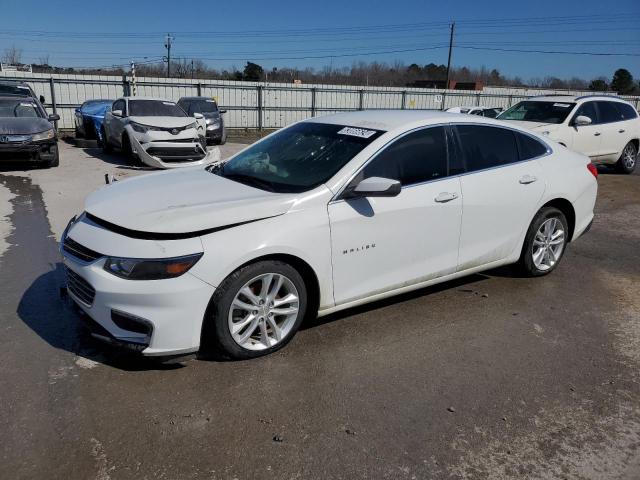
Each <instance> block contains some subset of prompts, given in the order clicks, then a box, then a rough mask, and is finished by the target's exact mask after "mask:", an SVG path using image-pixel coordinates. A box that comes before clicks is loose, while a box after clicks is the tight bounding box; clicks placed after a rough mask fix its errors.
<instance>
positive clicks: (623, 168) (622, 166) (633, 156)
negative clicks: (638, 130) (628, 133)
mask: <svg viewBox="0 0 640 480" xmlns="http://www.w3.org/2000/svg"><path fill="white" fill-rule="evenodd" d="M637 160H638V148H637V147H636V144H635V143H633V142H629V143H627V145H626V146H625V147H624V150H623V151H622V155H620V158H619V159H618V163H616V167H617V168H618V171H620V172H622V173H627V174H628V173H632V172H633V171H634V170H635V169H636V161H637Z"/></svg>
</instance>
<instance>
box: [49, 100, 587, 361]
mask: <svg viewBox="0 0 640 480" xmlns="http://www.w3.org/2000/svg"><path fill="white" fill-rule="evenodd" d="M596 176H597V171H596V170H595V167H594V166H593V165H592V164H591V162H590V161H589V159H588V158H587V157H585V156H584V155H580V154H577V153H574V152H571V151H569V150H567V149H566V148H564V147H561V146H560V145H558V144H557V143H555V142H552V141H549V139H548V138H546V137H543V136H540V135H537V134H533V133H531V132H528V131H527V130H525V129H521V128H518V127H511V126H509V125H508V124H505V123H503V122H499V121H496V120H490V119H485V118H482V117H473V116H461V115H454V114H447V113H441V112H417V111H413V112H411V111H375V112H373V111H362V112H354V113H342V114H337V115H331V116H326V117H319V118H313V119H309V120H305V121H302V122H299V123H296V124H294V125H291V126H289V127H287V128H284V129H282V130H279V131H277V132H275V133H273V134H271V135H270V136H268V137H266V138H264V139H263V140H261V141H259V142H257V143H255V144H253V145H251V146H249V147H248V148H246V149H245V150H243V151H241V152H239V153H237V154H236V155H235V156H233V157H232V158H231V159H229V160H228V161H226V162H225V163H224V164H216V165H213V166H209V167H206V168H190V169H183V170H179V171H171V172H160V173H154V174H149V175H144V176H141V177H137V178H132V179H127V180H123V181H119V182H117V183H113V184H111V185H107V186H105V187H103V188H102V189H100V190H98V191H97V192H95V193H93V194H92V195H91V196H90V197H89V198H88V199H87V202H86V206H85V211H84V212H83V213H82V214H80V215H79V216H78V217H77V218H74V219H73V220H72V222H70V224H69V226H68V227H67V229H66V231H65V233H64V235H63V238H62V242H61V251H62V254H63V256H64V265H65V268H66V271H67V276H68V291H69V294H70V296H71V298H72V299H73V300H74V301H75V302H76V303H77V304H78V305H79V307H80V308H81V309H82V310H83V311H84V312H86V313H87V315H88V317H90V318H91V319H93V320H92V321H91V322H90V323H91V325H92V328H93V331H94V334H95V335H97V336H98V337H100V338H102V339H105V340H108V341H110V342H114V343H117V344H120V345H124V346H128V347H130V348H133V349H137V350H140V351H141V352H142V353H143V354H144V355H169V354H183V353H187V352H194V351H197V350H199V349H201V348H211V347H213V348H215V349H217V351H219V352H221V353H223V354H224V355H226V356H228V357H230V358H235V359H242V358H251V357H256V356H260V355H264V354H268V353H271V352H274V351H276V350H278V349H279V348H282V347H283V346H284V345H285V344H286V343H287V342H288V341H289V340H291V338H292V337H293V335H294V334H295V332H296V331H297V330H298V327H299V326H300V324H301V322H302V321H303V319H304V317H305V315H307V314H308V315H310V316H312V317H313V316H316V315H327V314H329V313H332V312H336V311H338V310H343V309H346V308H349V307H353V306H356V305H361V304H363V303H367V302H371V301H374V300H379V299H382V298H386V297H390V296H392V295H397V294H399V293H403V292H407V291H410V290H415V289H418V288H422V287H425V286H427V285H432V284H434V283H439V282H443V281H446V280H451V279H454V278H457V277H462V276H465V275H469V274H472V273H475V272H479V271H482V270H487V269H490V268H494V267H497V266H500V265H506V264H512V263H517V264H518V265H519V267H520V268H521V269H522V271H524V272H526V273H527V274H529V275H532V276H541V275H546V274H548V273H550V272H552V271H553V270H554V269H555V268H557V266H558V263H559V262H560V260H561V259H562V256H563V253H564V252H565V249H566V248H567V245H568V244H569V242H572V241H575V240H576V239H578V238H579V237H580V236H581V235H582V234H583V233H584V232H585V231H586V230H587V229H588V228H589V226H590V224H591V222H592V219H593V207H594V203H595V200H596V191H597V182H596ZM559 295H560V294H559Z"/></svg>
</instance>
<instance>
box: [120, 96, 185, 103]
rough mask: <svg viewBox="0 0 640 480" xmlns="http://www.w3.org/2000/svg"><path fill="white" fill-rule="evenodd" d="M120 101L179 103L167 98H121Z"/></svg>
mask: <svg viewBox="0 0 640 480" xmlns="http://www.w3.org/2000/svg"><path fill="white" fill-rule="evenodd" d="M118 100H127V101H132V100H153V101H155V102H171V103H177V102H175V101H174V100H169V99H167V98H160V97H137V96H136V97H120V98H118Z"/></svg>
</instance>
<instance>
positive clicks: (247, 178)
mask: <svg viewBox="0 0 640 480" xmlns="http://www.w3.org/2000/svg"><path fill="white" fill-rule="evenodd" d="M219 173H220V176H221V177H224V178H228V179H229V180H235V181H236V182H239V183H243V184H245V185H248V186H250V187H257V188H260V189H262V190H267V191H268V192H275V189H274V188H273V184H272V183H271V182H267V181H266V180H260V179H259V178H256V177H252V176H251V175H245V174H244V173H224V170H222V169H221V170H220V171H219Z"/></svg>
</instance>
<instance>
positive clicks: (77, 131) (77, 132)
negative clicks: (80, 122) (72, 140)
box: [74, 126, 82, 138]
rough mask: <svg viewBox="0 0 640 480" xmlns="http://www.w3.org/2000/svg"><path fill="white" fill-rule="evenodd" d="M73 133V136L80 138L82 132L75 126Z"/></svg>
mask: <svg viewBox="0 0 640 480" xmlns="http://www.w3.org/2000/svg"><path fill="white" fill-rule="evenodd" d="M74 134H75V137H76V138H82V134H81V133H80V130H78V127H77V126H76V127H75V132H74Z"/></svg>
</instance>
